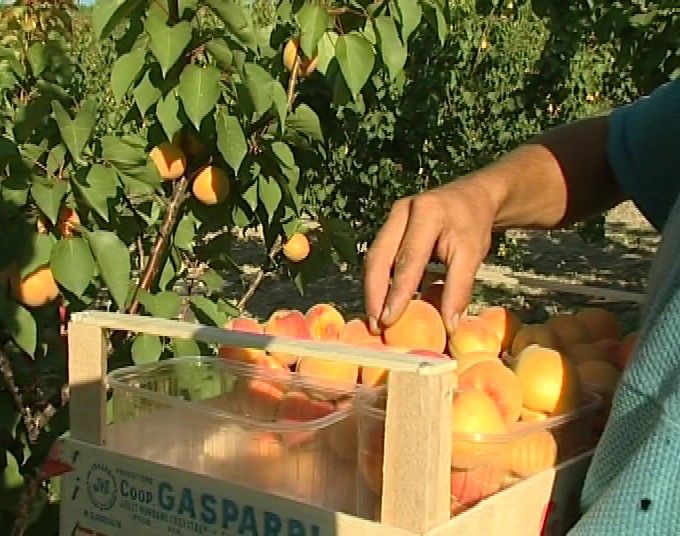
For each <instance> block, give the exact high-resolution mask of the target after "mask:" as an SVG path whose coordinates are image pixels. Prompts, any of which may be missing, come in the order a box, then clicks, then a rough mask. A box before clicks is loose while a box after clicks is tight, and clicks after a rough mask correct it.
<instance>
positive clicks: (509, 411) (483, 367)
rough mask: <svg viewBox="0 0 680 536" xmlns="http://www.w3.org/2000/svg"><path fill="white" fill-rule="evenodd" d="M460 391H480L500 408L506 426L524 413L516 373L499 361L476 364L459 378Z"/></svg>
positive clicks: (520, 389)
mask: <svg viewBox="0 0 680 536" xmlns="http://www.w3.org/2000/svg"><path fill="white" fill-rule="evenodd" d="M458 389H460V390H462V391H463V390H466V389H479V390H481V391H484V392H485V393H486V394H488V395H489V396H490V397H491V398H492V399H493V400H494V402H495V403H496V405H497V406H498V409H499V410H500V413H501V416H502V417H503V421H504V422H505V424H508V425H509V424H510V423H513V422H515V421H516V420H517V419H519V416H520V413H521V411H522V388H521V386H520V384H519V380H518V379H517V376H515V373H514V372H512V370H510V369H509V368H508V367H506V366H505V365H504V364H503V363H502V362H501V361H500V360H499V359H496V360H495V361H489V360H487V361H481V362H479V363H476V364H474V365H472V366H470V367H469V368H467V369H466V370H465V371H463V372H462V373H461V374H460V376H459V377H458Z"/></svg>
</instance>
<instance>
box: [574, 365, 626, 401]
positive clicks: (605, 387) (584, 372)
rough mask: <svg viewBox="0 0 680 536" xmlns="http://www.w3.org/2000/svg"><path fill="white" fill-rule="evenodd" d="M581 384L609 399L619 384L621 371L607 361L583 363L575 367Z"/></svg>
mask: <svg viewBox="0 0 680 536" xmlns="http://www.w3.org/2000/svg"><path fill="white" fill-rule="evenodd" d="M576 371H577V372H578V375H579V378H580V379H581V383H582V384H584V385H588V386H589V387H592V388H593V389H594V390H595V391H597V392H598V393H600V394H602V395H604V396H607V397H608V398H611V397H612V396H613V394H614V391H615V390H616V387H617V385H618V384H619V379H620V378H621V371H620V370H618V369H617V368H616V367H615V366H614V365H613V364H611V363H610V362H608V361H584V362H583V363H579V364H578V365H576Z"/></svg>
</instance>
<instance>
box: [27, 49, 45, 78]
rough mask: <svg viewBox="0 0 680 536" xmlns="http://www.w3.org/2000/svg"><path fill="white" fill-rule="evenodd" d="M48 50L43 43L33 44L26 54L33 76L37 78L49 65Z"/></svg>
mask: <svg viewBox="0 0 680 536" xmlns="http://www.w3.org/2000/svg"><path fill="white" fill-rule="evenodd" d="M49 52H50V51H49V49H48V48H47V46H46V45H45V44H44V43H41V42H36V43H33V44H32V45H31V46H30V47H29V48H28V52H27V53H26V59H27V60H28V63H29V65H30V66H31V72H32V73H33V76H34V77H36V78H38V77H39V76H40V75H41V74H42V72H43V71H44V70H45V67H47V64H48V63H49Z"/></svg>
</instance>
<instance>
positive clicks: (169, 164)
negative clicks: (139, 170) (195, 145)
mask: <svg viewBox="0 0 680 536" xmlns="http://www.w3.org/2000/svg"><path fill="white" fill-rule="evenodd" d="M149 156H150V157H151V160H152V161H153V163H154V164H155V165H156V169H158V174H159V175H160V176H161V179H163V180H175V179H179V178H180V177H181V176H182V175H184V171H185V170H186V168H187V158H186V156H185V155H184V153H183V152H182V149H181V148H180V147H179V146H178V145H175V144H174V143H170V142H167V141H166V142H163V143H161V144H159V145H157V146H156V147H154V148H153V149H151V152H150V153H149Z"/></svg>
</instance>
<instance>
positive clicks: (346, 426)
mask: <svg viewBox="0 0 680 536" xmlns="http://www.w3.org/2000/svg"><path fill="white" fill-rule="evenodd" d="M336 408H337V411H346V410H350V411H349V413H348V415H347V416H346V417H345V418H344V419H341V420H339V421H338V422H337V423H335V424H333V425H331V426H330V427H329V428H328V429H327V431H326V433H325V437H326V442H327V443H328V447H329V448H330V450H331V451H332V452H333V454H335V455H336V456H337V457H338V458H340V459H341V460H346V461H348V462H352V463H355V462H356V461H357V447H358V445H357V443H358V437H357V429H358V423H357V415H356V413H355V412H354V411H351V410H352V400H343V401H340V402H338V403H337V404H336Z"/></svg>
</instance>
